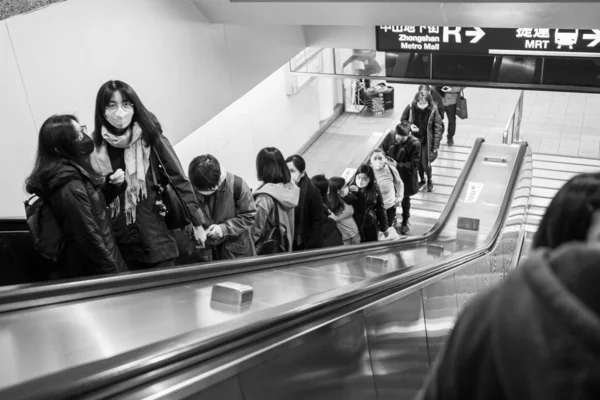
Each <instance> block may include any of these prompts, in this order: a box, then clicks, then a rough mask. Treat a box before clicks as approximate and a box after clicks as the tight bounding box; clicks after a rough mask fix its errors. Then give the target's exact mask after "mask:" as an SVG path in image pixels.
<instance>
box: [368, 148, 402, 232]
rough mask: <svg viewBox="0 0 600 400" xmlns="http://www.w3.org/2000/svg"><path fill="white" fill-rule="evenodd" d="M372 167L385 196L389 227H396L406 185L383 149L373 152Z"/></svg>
mask: <svg viewBox="0 0 600 400" xmlns="http://www.w3.org/2000/svg"><path fill="white" fill-rule="evenodd" d="M371 165H372V166H373V172H374V173H375V180H376V181H377V185H378V186H379V190H381V195H382V196H383V206H384V207H385V210H386V213H387V219H388V224H389V227H390V228H391V227H392V226H394V221H395V219H396V208H397V207H398V206H399V205H400V203H401V202H402V199H403V198H404V184H403V183H402V179H400V175H399V174H398V170H397V169H396V168H395V167H394V166H391V165H390V164H389V163H388V162H387V160H386V156H385V153H384V152H383V150H381V149H379V148H378V149H375V150H373V153H371Z"/></svg>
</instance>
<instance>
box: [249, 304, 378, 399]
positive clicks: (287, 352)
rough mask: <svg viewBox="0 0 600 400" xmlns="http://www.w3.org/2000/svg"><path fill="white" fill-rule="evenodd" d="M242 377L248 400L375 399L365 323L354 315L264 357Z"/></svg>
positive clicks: (360, 315) (276, 349)
mask: <svg viewBox="0 0 600 400" xmlns="http://www.w3.org/2000/svg"><path fill="white" fill-rule="evenodd" d="M263 358H264V361H263V362H261V363H260V364H258V365H255V366H254V367H253V368H251V369H248V370H246V371H243V372H241V373H240V374H239V375H238V376H239V381H240V384H241V387H242V391H243V393H244V399H246V400H280V399H289V400H293V399H299V400H300V399H314V400H318V399H322V400H329V399H347V400H354V399H356V400H359V399H365V400H370V399H373V400H375V399H376V398H377V396H376V393H375V385H374V381H373V370H372V368H371V361H370V357H369V348H368V345H367V333H366V330H365V322H364V319H363V316H362V313H361V312H355V313H353V314H351V315H350V316H348V317H347V318H343V319H342V320H339V321H336V323H333V324H331V325H327V326H324V327H321V328H319V329H316V330H314V331H312V332H310V333H308V334H306V335H304V336H303V337H302V338H300V339H297V340H294V341H292V342H289V343H287V344H285V345H283V346H278V347H277V348H275V349H273V350H270V351H268V352H267V353H265V354H264V357H263Z"/></svg>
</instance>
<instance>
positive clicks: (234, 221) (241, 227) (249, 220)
mask: <svg viewBox="0 0 600 400" xmlns="http://www.w3.org/2000/svg"><path fill="white" fill-rule="evenodd" d="M235 209H236V216H235V217H233V218H230V219H228V220H227V221H224V222H223V223H222V224H220V227H221V230H222V231H223V236H224V237H227V236H239V235H241V234H242V233H244V232H245V231H247V230H249V229H250V228H252V225H253V224H254V219H255V217H256V203H255V202H254V198H253V197H252V193H250V188H249V187H248V184H247V183H246V182H245V181H243V180H242V191H241V193H240V199H239V200H238V202H237V203H236V204H235Z"/></svg>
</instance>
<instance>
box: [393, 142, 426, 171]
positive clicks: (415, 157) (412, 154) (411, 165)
mask: <svg viewBox="0 0 600 400" xmlns="http://www.w3.org/2000/svg"><path fill="white" fill-rule="evenodd" d="M406 151H408V154H407V155H408V160H407V161H406V162H402V163H398V164H397V168H398V171H399V172H402V171H414V170H415V169H416V168H419V164H420V163H421V143H420V142H419V141H418V140H414V141H413V143H412V145H411V146H407V150H406Z"/></svg>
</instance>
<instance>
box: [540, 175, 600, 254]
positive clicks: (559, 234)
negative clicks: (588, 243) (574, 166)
mask: <svg viewBox="0 0 600 400" xmlns="http://www.w3.org/2000/svg"><path fill="white" fill-rule="evenodd" d="M598 209H600V173H586V174H579V175H577V176H574V177H573V178H571V179H570V180H569V181H568V182H567V183H565V184H564V186H563V187H562V188H561V189H560V190H559V191H558V193H556V196H554V198H553V199H552V201H551V202H550V205H549V206H548V208H547V209H546V212H545V213H544V216H543V217H542V221H541V222H540V225H539V227H538V230H537V232H536V233H535V236H534V238H533V244H532V247H533V248H534V249H536V248H539V247H548V248H551V249H555V248H557V247H559V246H560V245H561V244H563V243H566V242H571V241H585V240H586V238H587V233H588V230H589V229H590V226H591V222H592V215H593V214H594V212H595V211H596V210H598Z"/></svg>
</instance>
